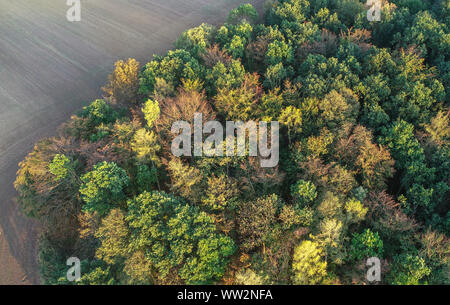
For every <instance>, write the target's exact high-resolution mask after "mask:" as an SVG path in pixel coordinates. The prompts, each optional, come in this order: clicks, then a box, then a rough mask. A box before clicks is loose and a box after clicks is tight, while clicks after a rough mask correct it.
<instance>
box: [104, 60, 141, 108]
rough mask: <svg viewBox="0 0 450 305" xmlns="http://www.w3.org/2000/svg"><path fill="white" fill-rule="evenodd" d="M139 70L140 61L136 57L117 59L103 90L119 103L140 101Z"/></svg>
mask: <svg viewBox="0 0 450 305" xmlns="http://www.w3.org/2000/svg"><path fill="white" fill-rule="evenodd" d="M139 70H140V68H139V62H138V61H137V60H136V59H133V58H129V59H128V60H127V61H123V60H119V61H117V62H116V63H115V69H114V71H113V73H112V74H111V75H110V76H109V77H108V80H109V82H108V84H107V85H106V86H105V87H104V88H103V91H104V92H105V93H106V95H107V96H109V97H111V98H113V99H114V100H116V101H117V102H119V103H138V102H139V95H138V91H139Z"/></svg>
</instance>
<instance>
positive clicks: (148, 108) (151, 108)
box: [142, 99, 161, 128]
mask: <svg viewBox="0 0 450 305" xmlns="http://www.w3.org/2000/svg"><path fill="white" fill-rule="evenodd" d="M142 113H144V116H145V120H146V121H147V126H148V127H149V128H151V127H153V126H154V124H155V122H156V120H158V119H159V115H160V113H161V110H160V108H159V103H158V101H152V100H151V99H149V100H147V102H145V104H144V108H142Z"/></svg>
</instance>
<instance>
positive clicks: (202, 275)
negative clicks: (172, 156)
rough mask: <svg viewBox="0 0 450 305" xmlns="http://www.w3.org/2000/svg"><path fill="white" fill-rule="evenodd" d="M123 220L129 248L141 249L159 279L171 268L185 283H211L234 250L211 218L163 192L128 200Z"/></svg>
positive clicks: (219, 273)
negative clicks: (127, 228)
mask: <svg viewBox="0 0 450 305" xmlns="http://www.w3.org/2000/svg"><path fill="white" fill-rule="evenodd" d="M126 220H127V221H128V224H129V227H130V231H131V246H132V248H133V249H135V250H140V251H144V253H145V254H144V255H145V258H146V259H148V260H149V262H150V263H151V264H152V266H153V267H154V268H155V270H157V275H156V278H157V280H158V281H160V282H161V281H164V280H168V279H167V276H168V275H169V274H171V272H172V271H174V272H176V273H177V274H178V276H179V277H180V278H181V279H183V280H185V281H186V283H187V284H196V283H197V284H198V283H211V282H212V281H214V280H216V279H220V278H221V276H222V275H223V273H224V271H225V267H226V265H227V263H228V257H229V256H230V255H231V254H233V253H234V250H235V246H234V242H233V240H232V239H231V238H229V237H227V236H225V235H223V234H218V233H216V228H215V225H214V221H213V219H212V218H211V217H209V216H208V215H207V214H206V213H204V212H201V211H199V209H198V208H196V207H193V206H190V205H188V204H186V203H184V202H183V201H182V200H180V199H178V198H176V197H174V196H172V195H168V194H166V193H164V192H156V191H154V192H151V193H148V192H144V193H142V194H141V195H139V196H138V197H136V198H135V199H132V200H129V201H128V216H127V217H126Z"/></svg>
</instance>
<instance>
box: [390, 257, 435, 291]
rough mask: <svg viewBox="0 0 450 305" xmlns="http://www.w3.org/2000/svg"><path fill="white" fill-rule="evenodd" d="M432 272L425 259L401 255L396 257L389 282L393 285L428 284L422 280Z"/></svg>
mask: <svg viewBox="0 0 450 305" xmlns="http://www.w3.org/2000/svg"><path fill="white" fill-rule="evenodd" d="M430 272H431V270H430V268H428V267H427V265H426V264H425V260H424V259H423V258H421V257H419V256H415V255H411V254H400V255H397V256H395V257H394V263H393V266H392V268H391V272H390V273H389V275H388V281H389V283H390V284H392V285H419V284H426V282H423V281H421V280H422V279H423V278H424V277H426V276H428V275H429V274H430Z"/></svg>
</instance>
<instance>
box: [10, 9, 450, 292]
mask: <svg viewBox="0 0 450 305" xmlns="http://www.w3.org/2000/svg"><path fill="white" fill-rule="evenodd" d="M365 2H366V1H358V0H278V1H268V2H267V3H266V5H265V10H264V14H263V15H261V14H258V12H257V11H256V10H255V9H254V8H253V6H252V5H250V4H246V5H241V6H239V7H237V8H236V9H234V10H232V11H231V12H230V14H229V17H228V19H227V21H226V23H225V24H223V25H221V26H212V25H209V24H202V25H200V26H198V27H195V28H192V29H188V30H186V31H185V32H184V33H183V34H182V35H181V36H180V37H179V38H178V40H177V41H176V43H175V48H174V49H173V50H171V51H169V52H168V53H167V54H166V55H164V56H154V58H153V60H151V61H150V62H148V63H145V64H142V65H141V64H140V63H139V62H138V61H136V60H135V59H127V60H120V61H118V62H116V64H115V67H114V70H113V71H112V73H111V74H110V76H109V78H108V80H107V82H106V84H105V86H104V87H103V92H104V95H103V96H102V97H101V99H97V100H95V101H93V102H92V103H90V104H89V105H88V106H86V107H84V108H83V109H82V110H81V111H80V112H79V113H77V114H76V115H73V116H72V117H71V118H70V120H69V121H68V122H66V123H65V124H63V125H62V126H61V127H60V129H59V130H58V135H57V136H55V137H52V138H46V139H43V140H41V141H39V142H38V143H36V144H35V147H34V149H33V151H32V152H31V153H29V154H28V156H27V157H26V158H25V159H24V160H23V161H22V162H21V163H20V164H19V170H18V172H17V179H16V181H15V188H16V190H17V191H18V193H19V196H18V200H17V201H18V204H19V205H20V207H21V209H22V210H23V211H24V212H25V214H26V215H27V216H29V217H32V218H35V219H37V220H38V221H39V222H40V224H41V228H42V232H41V237H40V249H39V263H40V268H41V271H40V272H41V278H42V281H43V283H44V284H81V285H98V284H106V285H115V284H127V285H128V284H138V285H139V284H145V285H146V284H156V285H161V284H163V285H167V284H170V285H176V284H223V285H230V284H243V285H260V284H269V285H276V284H301V285H304V284H306V285H315V284H319V285H339V284H357V285H363V284H371V283H369V282H368V280H367V277H366V272H367V266H366V260H367V259H368V258H370V257H377V258H379V259H380V262H381V281H380V282H377V283H381V284H391V285H422V284H447V285H448V284H450V279H449V274H450V269H449V267H450V265H449V264H450V261H449V255H450V243H449V238H448V236H449V234H450V211H449V207H450V187H449V181H450V124H449V121H450V90H449V88H450V61H449V60H450V31H449V30H450V0H436V1H420V0H389V1H386V0H383V1H381V3H382V8H381V9H382V10H381V21H378V22H371V21H369V20H368V19H367V10H368V7H367V6H365ZM195 113H202V115H203V120H204V121H208V120H217V121H219V122H222V123H225V122H226V121H243V122H246V121H250V120H253V121H256V122H260V121H265V122H271V121H278V122H279V124H280V139H279V140H280V145H279V149H280V151H279V156H280V158H279V159H280V160H279V163H278V165H277V166H276V167H273V168H264V167H261V166H260V160H259V157H253V156H236V157H234V156H225V155H224V156H222V157H206V156H203V157H198V156H191V157H189V156H183V157H175V156H174V155H173V154H172V153H171V143H172V141H173V139H174V137H175V135H174V134H173V133H172V132H171V128H172V124H173V123H174V122H176V121H179V120H183V121H187V122H191V123H193V118H194V114H195ZM69 257H77V258H79V259H80V260H81V266H82V267H81V270H82V276H81V279H80V281H77V282H70V281H68V279H67V277H66V272H67V269H68V266H67V265H66V260H67V259H68V258H69Z"/></svg>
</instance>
